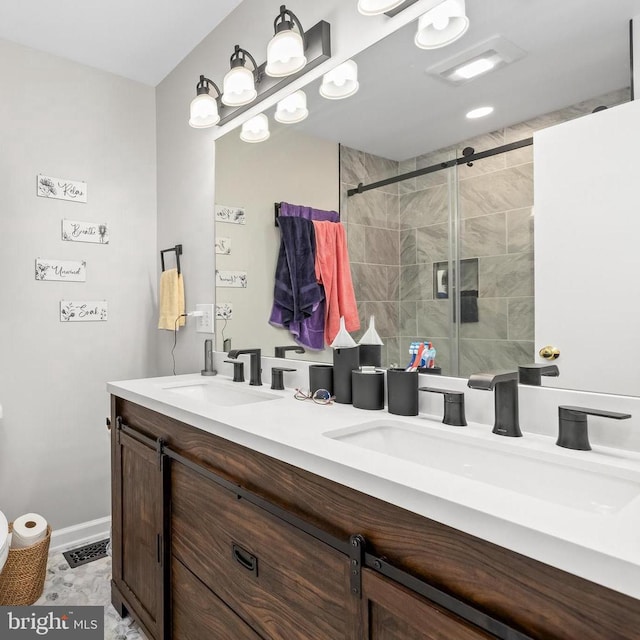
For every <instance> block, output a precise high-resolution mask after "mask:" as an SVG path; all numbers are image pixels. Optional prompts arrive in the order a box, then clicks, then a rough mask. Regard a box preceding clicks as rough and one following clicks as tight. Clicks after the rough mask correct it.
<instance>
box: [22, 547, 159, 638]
mask: <svg viewBox="0 0 640 640" xmlns="http://www.w3.org/2000/svg"><path fill="white" fill-rule="evenodd" d="M110 580H111V557H110V556H107V557H106V558H102V559H100V560H94V561H93V562H89V563H87V564H84V565H81V566H79V567H76V568H75V569H70V568H69V564H68V563H67V561H66V559H65V557H64V556H63V555H62V553H54V554H52V555H50V556H49V561H48V563H47V577H46V579H45V583H44V591H43V593H42V596H40V599H39V600H37V601H36V602H35V604H36V605H102V606H104V637H105V640H146V636H145V635H144V634H143V633H142V631H140V629H139V628H138V626H137V625H136V624H135V622H133V621H132V620H131V618H125V619H124V620H122V619H120V616H118V614H117V613H116V610H115V609H114V608H113V607H112V606H111V587H110Z"/></svg>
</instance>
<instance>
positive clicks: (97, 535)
mask: <svg viewBox="0 0 640 640" xmlns="http://www.w3.org/2000/svg"><path fill="white" fill-rule="evenodd" d="M110 532H111V517H110V516H106V517H104V518H98V519H97V520H89V521H88V522H81V523H80V524H75V525H73V526H72V527H65V528H64V529H56V530H55V531H53V532H52V533H51V544H50V545H49V553H52V552H53V553H60V552H62V551H68V550H69V549H75V548H76V547H81V546H83V545H85V544H91V543H92V542H96V541H97V540H104V539H105V538H108V537H109V535H110Z"/></svg>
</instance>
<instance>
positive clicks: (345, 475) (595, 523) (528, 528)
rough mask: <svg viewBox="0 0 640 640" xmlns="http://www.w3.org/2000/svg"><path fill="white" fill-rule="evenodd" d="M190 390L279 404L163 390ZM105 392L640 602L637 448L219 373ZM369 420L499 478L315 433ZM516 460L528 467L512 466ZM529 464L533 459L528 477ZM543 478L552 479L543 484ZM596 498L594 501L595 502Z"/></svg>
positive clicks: (126, 384)
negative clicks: (517, 432) (563, 484)
mask: <svg viewBox="0 0 640 640" xmlns="http://www.w3.org/2000/svg"><path fill="white" fill-rule="evenodd" d="M194 384H198V385H199V384H211V385H215V386H221V387H222V388H225V389H228V390H229V391H230V392H236V391H239V390H242V391H245V392H252V391H256V390H259V391H260V392H261V393H265V394H271V395H272V396H274V397H276V398H277V399H276V400H273V401H266V402H258V403H252V404H245V405H239V406H219V405H214V404H212V403H211V402H207V401H205V400H203V399H199V398H198V397H197V394H196V395H194V396H193V397H190V396H188V395H182V394H181V393H177V392H175V391H172V390H171V389H168V388H167V387H171V386H182V385H185V386H188V385H194ZM107 389H108V391H109V392H110V393H112V394H114V395H117V396H119V397H121V398H124V399H126V400H130V401H132V402H135V403H137V404H140V405H142V406H144V407H147V408H149V409H152V410H154V411H157V412H159V413H162V414H165V415H167V416H170V417H172V418H175V419H177V420H180V421H182V422H186V423H187V424H190V425H193V426H194V427H197V428H199V429H201V430H203V431H206V432H208V433H212V434H215V435H217V436H220V437H223V438H226V439H228V440H231V441H233V442H236V443H238V444H240V445H243V446H246V447H249V448H251V449H254V450H255V451H258V452H260V453H264V454H266V455H269V456H272V457H274V458H277V459H279V460H282V461H283V462H286V463H289V464H291V465H294V466H297V467H300V468H302V469H305V470H307V471H310V472H312V473H315V474H317V475H320V476H323V477H325V478H328V479H329V480H333V481H335V482H339V483H341V484H344V485H346V486H348V487H351V488H353V489H356V490H358V491H361V492H363V493H366V494H369V495H371V496H374V497H376V498H379V499H381V500H385V501H387V502H390V503H392V504H395V505H397V506H399V507H402V508H404V509H407V510H409V511H412V512H414V513H417V514H420V515H422V516H425V517H427V518H431V519H433V520H436V521H438V522H441V523H443V524H446V525H449V526H451V527H454V528H456V529H459V530H461V531H464V532H466V533H469V534H471V535H474V536H477V537H479V538H482V539H484V540H488V541H490V542H493V543H495V544H498V545H500V546H502V547H505V548H508V549H511V550H513V551H517V552H519V553H521V554H523V555H526V556H528V557H531V558H534V559H536V560H539V561H541V562H544V563H546V564H549V565H552V566H554V567H558V568H560V569H563V570H564V571H567V572H569V573H572V574H575V575H578V576H581V577H583V578H586V579H588V580H591V581H593V582H596V583H598V584H601V585H604V586H606V587H609V588H611V589H615V590H616V591H620V592H622V593H625V594H627V595H630V596H632V597H634V598H639V599H640V538H639V537H638V531H639V530H640V454H638V453H636V452H631V451H624V450H622V449H613V448H606V447H601V446H596V445H594V446H593V450H592V451H571V450H567V449H562V448H560V447H557V446H555V440H554V439H553V438H551V437H548V436H543V435H537V434H531V433H526V432H525V433H524V437H523V438H504V437H501V436H496V435H494V434H492V433H491V426H489V425H481V424H477V423H469V425H468V426H467V427H464V428H459V427H450V426H447V425H444V424H442V423H441V422H440V421H441V416H433V415H424V414H421V415H420V416H417V417H415V418H409V417H403V416H396V415H391V414H389V413H387V411H386V410H384V411H364V410H360V409H355V408H353V407H352V406H351V405H340V404H333V405H330V406H323V405H318V404H315V403H314V402H312V401H298V400H295V399H294V397H293V390H292V389H287V390H286V391H271V390H270V389H269V386H268V385H265V386H262V387H251V386H249V385H248V384H247V383H246V382H245V383H233V382H231V381H230V378H227V377H225V376H221V375H218V376H216V377H212V378H206V377H203V376H201V375H200V374H188V375H181V376H169V377H163V378H148V379H141V380H127V381H122V382H112V383H109V384H108V385H107ZM369 422H371V423H381V422H382V423H388V424H394V425H409V427H408V428H409V429H413V430H414V431H418V430H419V431H420V432H421V433H422V432H424V434H425V435H430V436H432V437H433V438H435V441H434V442H436V443H437V442H443V443H448V444H447V446H448V447H449V449H451V444H452V443H453V445H454V446H459V447H460V450H461V455H462V451H463V450H464V451H466V452H468V451H469V447H472V448H473V449H474V450H475V449H477V451H478V460H477V462H475V466H481V465H482V458H483V454H484V456H485V458H487V464H491V465H493V471H494V472H495V470H496V469H495V467H496V466H498V467H500V466H501V465H500V464H499V463H498V464H497V465H496V462H495V460H492V461H491V462H490V461H489V458H495V455H498V456H503V460H504V469H505V473H504V478H503V482H501V480H502V478H500V476H499V474H496V473H494V474H493V475H494V476H497V477H498V481H496V480H495V478H494V479H493V480H491V481H480V480H478V479H474V478H470V477H465V476H464V475H461V474H460V473H459V472H449V471H446V470H444V469H443V468H440V469H437V468H434V467H432V466H428V464H427V463H424V464H420V463H419V462H412V461H407V460H405V459H400V458H397V457H394V456H392V455H387V454H385V453H379V452H376V451H371V450H368V449H364V448H361V447H358V446H355V445H353V444H349V443H347V442H341V441H337V440H334V439H331V438H330V437H327V436H326V435H324V434H325V433H327V432H329V433H332V432H336V430H341V429H346V430H347V431H348V429H347V428H349V427H354V426H356V425H362V424H364V423H369ZM416 427H417V428H418V429H416ZM338 432H339V433H340V431H338ZM434 446H435V445H434ZM418 458H419V456H418ZM498 459H499V458H498ZM514 459H515V460H516V461H518V460H520V461H524V463H525V464H522V465H521V466H519V465H518V462H515V463H514ZM528 461H533V463H534V466H533V467H532V468H533V469H534V470H535V472H534V473H532V471H531V469H529V467H528V465H527V462H528ZM538 463H540V465H539V468H537V470H536V468H535V465H537V464H538ZM547 464H550V465H553V466H547V467H546V468H548V469H549V472H550V473H554V471H553V469H558V468H559V469H564V468H565V467H568V468H571V469H576V470H577V473H578V474H580V473H581V472H584V471H586V472H587V474H588V475H587V476H584V473H583V476H582V477H586V478H587V479H588V482H592V481H593V482H594V483H595V484H594V486H596V485H597V483H598V482H599V481H598V478H599V477H601V475H600V474H604V475H606V476H607V477H613V478H614V480H613V483H612V487H613V488H616V482H620V483H621V484H620V486H621V487H622V486H623V485H624V486H623V488H624V491H625V492H626V494H627V496H628V497H627V498H625V499H623V500H620V501H618V502H619V504H618V506H616V507H614V508H612V507H609V506H607V504H598V505H597V507H596V508H594V509H589V508H585V507H584V505H581V506H579V507H575V506H573V505H571V504H570V501H569V503H568V502H567V500H566V499H564V500H563V501H559V500H558V499H556V496H555V493H556V492H555V490H554V487H553V483H549V482H548V479H547V478H546V477H545V476H546V474H545V465H547ZM439 466H440V467H442V465H439ZM527 474H529V475H531V478H527V477H526V475H527ZM516 476H517V480H518V482H519V483H520V484H522V483H524V484H525V485H526V484H527V482H529V485H528V487H529V488H527V489H526V492H525V493H523V492H521V491H519V490H513V489H511V488H510V487H512V486H514V484H515V483H514V481H513V480H514V479H515V478H516ZM577 477H578V482H580V479H579V478H580V476H579V475H578V476H577ZM545 482H547V485H549V484H551V486H549V488H548V489H547V487H546V486H545ZM612 493H614V492H612ZM534 496H535V497H534ZM547 496H548V499H547ZM602 499H603V498H602V495H600V496H599V498H598V500H599V501H601V500H602ZM596 502H597V501H596Z"/></svg>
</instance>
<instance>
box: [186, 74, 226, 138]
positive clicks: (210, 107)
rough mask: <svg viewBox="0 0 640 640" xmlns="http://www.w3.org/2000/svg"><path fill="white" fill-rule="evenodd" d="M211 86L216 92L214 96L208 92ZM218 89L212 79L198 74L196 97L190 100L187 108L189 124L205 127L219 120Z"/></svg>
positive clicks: (211, 125) (198, 127)
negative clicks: (189, 105)
mask: <svg viewBox="0 0 640 640" xmlns="http://www.w3.org/2000/svg"><path fill="white" fill-rule="evenodd" d="M210 87H213V88H214V89H215V90H216V93H217V94H218V95H217V96H216V97H215V98H214V97H213V96H212V95H211V94H210V93H209V89H210ZM219 98H220V89H218V85H216V83H215V82H214V81H213V80H209V78H205V77H204V76H200V81H199V82H198V84H197V85H196V97H195V98H194V99H193V100H192V101H191V107H190V109H189V113H190V116H189V125H190V126H192V127H193V128H194V129H206V128H207V127H213V125H215V124H218V122H220V114H219V113H218V99H219Z"/></svg>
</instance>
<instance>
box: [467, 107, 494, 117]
mask: <svg viewBox="0 0 640 640" xmlns="http://www.w3.org/2000/svg"><path fill="white" fill-rule="evenodd" d="M490 113H493V107H478V108H477V109H472V110H471V111H469V113H467V118H469V119H470V120H473V119H474V118H484V117H485V116H488V115H489V114H490Z"/></svg>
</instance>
